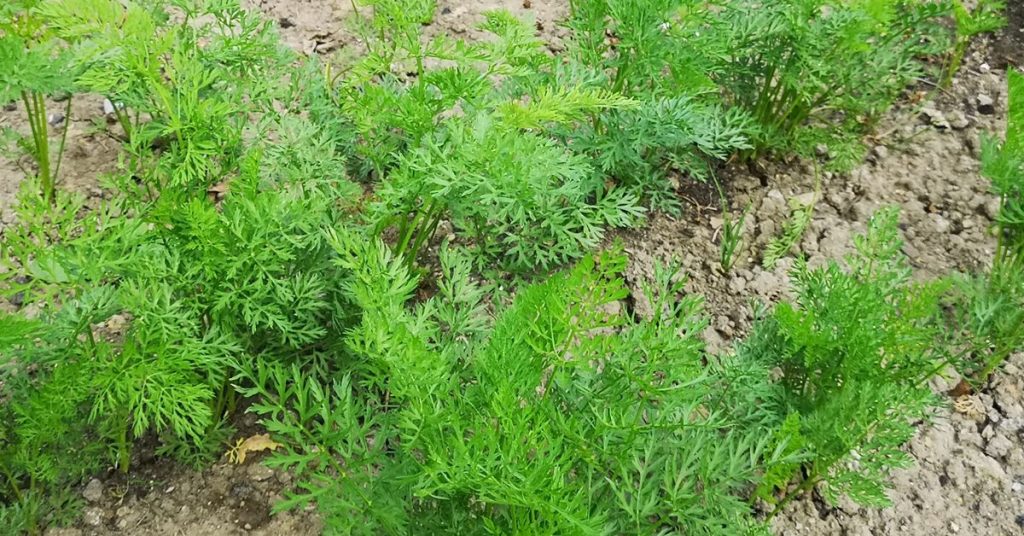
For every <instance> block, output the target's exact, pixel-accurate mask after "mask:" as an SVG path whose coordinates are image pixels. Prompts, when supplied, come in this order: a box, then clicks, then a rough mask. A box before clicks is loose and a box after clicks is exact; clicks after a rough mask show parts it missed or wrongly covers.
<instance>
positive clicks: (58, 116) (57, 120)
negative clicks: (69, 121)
mask: <svg viewBox="0 0 1024 536" xmlns="http://www.w3.org/2000/svg"><path fill="white" fill-rule="evenodd" d="M46 122H47V123H49V124H50V126H51V127H55V126H57V125H59V124H61V123H63V122H64V114H62V113H55V114H50V115H48V116H47V117H46Z"/></svg>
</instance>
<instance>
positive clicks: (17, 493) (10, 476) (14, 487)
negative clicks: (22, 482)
mask: <svg viewBox="0 0 1024 536" xmlns="http://www.w3.org/2000/svg"><path fill="white" fill-rule="evenodd" d="M3 471H4V476H6V477H7V482H8V483H9V484H10V486H11V491H12V492H13V493H14V498H15V499H17V500H18V502H21V500H22V497H23V496H22V494H21V486H19V485H18V480H17V479H16V478H14V473H12V472H11V468H10V467H8V466H7V464H3Z"/></svg>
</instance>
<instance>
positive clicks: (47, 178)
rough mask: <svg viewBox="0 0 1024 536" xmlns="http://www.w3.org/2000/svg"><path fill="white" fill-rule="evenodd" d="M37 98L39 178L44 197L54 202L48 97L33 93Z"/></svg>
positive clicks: (35, 98)
mask: <svg viewBox="0 0 1024 536" xmlns="http://www.w3.org/2000/svg"><path fill="white" fill-rule="evenodd" d="M33 97H34V100H35V110H33V115H35V117H36V124H37V125H38V129H39V139H38V142H37V145H36V152H37V154H38V160H39V180H40V182H41V184H42V188H43V197H44V198H45V199H46V200H47V201H48V202H50V203H51V204H52V203H53V202H54V187H53V175H52V174H51V172H50V134H49V130H48V129H47V122H46V99H45V97H43V94H42V93H34V94H33Z"/></svg>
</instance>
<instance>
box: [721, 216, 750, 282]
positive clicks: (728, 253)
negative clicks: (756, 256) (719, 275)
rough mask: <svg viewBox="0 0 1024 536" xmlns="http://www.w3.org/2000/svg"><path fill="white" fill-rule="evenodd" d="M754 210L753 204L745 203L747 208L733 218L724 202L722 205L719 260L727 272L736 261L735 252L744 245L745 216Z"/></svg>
mask: <svg viewBox="0 0 1024 536" xmlns="http://www.w3.org/2000/svg"><path fill="white" fill-rule="evenodd" d="M753 210H754V205H753V204H750V205H747V208H746V209H745V210H744V211H743V213H742V214H740V217H739V219H738V220H736V219H733V215H732V212H731V211H730V210H729V208H728V206H726V205H725V204H724V203H723V205H722V238H721V242H719V256H720V259H719V262H720V263H721V265H722V270H723V271H726V272H728V271H729V270H731V269H732V266H733V263H734V262H735V261H736V254H737V253H739V252H740V251H741V250H742V249H743V246H744V241H743V227H744V226H745V225H746V223H747V216H749V215H750V213H751V212H753Z"/></svg>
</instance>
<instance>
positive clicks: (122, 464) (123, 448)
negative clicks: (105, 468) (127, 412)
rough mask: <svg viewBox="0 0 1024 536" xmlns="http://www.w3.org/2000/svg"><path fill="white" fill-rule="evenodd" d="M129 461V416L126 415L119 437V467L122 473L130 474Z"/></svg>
mask: <svg viewBox="0 0 1024 536" xmlns="http://www.w3.org/2000/svg"><path fill="white" fill-rule="evenodd" d="M129 463H131V452H130V451H129V450H128V418H127V416H125V418H124V419H122V422H121V430H120V434H119V435H118V437H117V466H118V467H117V468H118V469H120V470H121V473H122V474H128V464H129Z"/></svg>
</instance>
